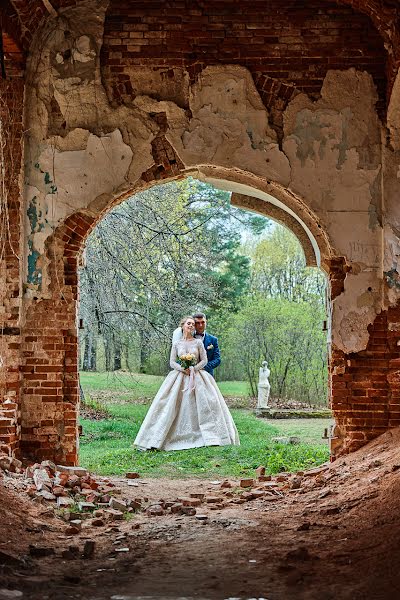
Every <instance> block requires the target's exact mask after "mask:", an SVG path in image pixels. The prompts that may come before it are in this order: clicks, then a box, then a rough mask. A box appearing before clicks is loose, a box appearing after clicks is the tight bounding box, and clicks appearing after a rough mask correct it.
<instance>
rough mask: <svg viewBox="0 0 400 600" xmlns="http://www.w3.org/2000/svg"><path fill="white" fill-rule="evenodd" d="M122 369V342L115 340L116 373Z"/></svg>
mask: <svg viewBox="0 0 400 600" xmlns="http://www.w3.org/2000/svg"><path fill="white" fill-rule="evenodd" d="M120 369H121V342H120V340H119V339H117V338H114V369H113V370H114V371H119V370H120Z"/></svg>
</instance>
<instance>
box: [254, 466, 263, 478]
mask: <svg viewBox="0 0 400 600" xmlns="http://www.w3.org/2000/svg"><path fill="white" fill-rule="evenodd" d="M264 475H265V467H263V466H259V467H257V469H256V477H257V479H259V478H260V477H264Z"/></svg>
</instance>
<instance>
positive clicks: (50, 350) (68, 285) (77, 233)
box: [21, 214, 94, 464]
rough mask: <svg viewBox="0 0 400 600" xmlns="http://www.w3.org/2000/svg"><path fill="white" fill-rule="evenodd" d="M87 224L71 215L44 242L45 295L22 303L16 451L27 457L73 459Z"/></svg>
mask: <svg viewBox="0 0 400 600" xmlns="http://www.w3.org/2000/svg"><path fill="white" fill-rule="evenodd" d="M93 222H94V219H93V218H89V217H88V216H86V215H83V214H75V215H73V216H72V217H71V218H70V219H67V220H66V222H65V223H64V224H63V226H62V227H60V228H59V229H58V230H57V231H56V232H55V234H54V235H53V236H52V237H51V238H50V239H49V240H48V243H47V255H48V256H49V257H50V258H52V257H53V260H51V267H50V268H51V273H50V277H51V282H52V283H51V290H50V297H49V298H43V299H40V300H35V299H33V301H31V303H30V305H29V306H28V307H27V311H26V323H25V327H24V330H23V340H22V343H23V350H24V356H25V361H24V365H23V366H22V370H23V373H24V377H23V379H24V388H23V394H24V403H23V408H22V414H21V425H22V427H21V451H22V454H23V455H24V456H26V457H29V458H31V459H33V460H35V459H39V458H49V459H52V460H55V461H56V462H59V463H63V464H77V461H78V437H77V435H78V432H77V420H78V417H79V388H78V334H77V310H78V260H79V256H80V254H81V252H82V249H83V247H84V240H85V238H86V236H87V235H88V232H89V231H90V230H91V228H92V226H93Z"/></svg>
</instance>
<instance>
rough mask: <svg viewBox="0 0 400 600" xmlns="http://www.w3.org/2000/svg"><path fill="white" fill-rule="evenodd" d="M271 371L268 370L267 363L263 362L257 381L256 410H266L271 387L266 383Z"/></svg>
mask: <svg viewBox="0 0 400 600" xmlns="http://www.w3.org/2000/svg"><path fill="white" fill-rule="evenodd" d="M270 374H271V371H270V370H269V369H268V363H267V361H266V360H264V361H263V363H262V367H260V375H259V379H258V400H257V408H261V409H262V408H268V399H269V393H270V390H271V386H270V384H269V381H268V377H269V376H270Z"/></svg>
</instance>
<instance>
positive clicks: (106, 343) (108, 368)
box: [103, 332, 112, 372]
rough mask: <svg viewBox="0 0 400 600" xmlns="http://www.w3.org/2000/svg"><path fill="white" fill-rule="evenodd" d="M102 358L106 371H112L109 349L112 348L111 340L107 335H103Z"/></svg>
mask: <svg viewBox="0 0 400 600" xmlns="http://www.w3.org/2000/svg"><path fill="white" fill-rule="evenodd" d="M103 339H104V357H105V367H106V371H107V372H108V371H112V363H111V355H112V352H111V348H112V343H111V338H110V336H109V334H108V332H107V333H105V335H104V338H103Z"/></svg>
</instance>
